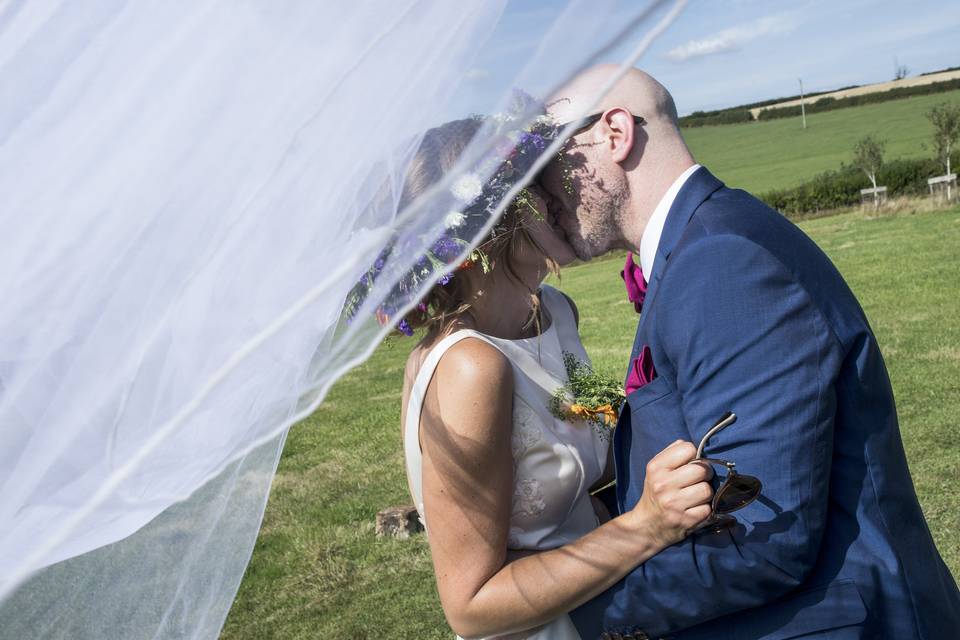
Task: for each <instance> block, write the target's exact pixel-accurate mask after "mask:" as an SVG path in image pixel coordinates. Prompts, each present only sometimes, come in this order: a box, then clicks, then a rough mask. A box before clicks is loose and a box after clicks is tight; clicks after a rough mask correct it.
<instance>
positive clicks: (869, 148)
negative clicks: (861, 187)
mask: <svg viewBox="0 0 960 640" xmlns="http://www.w3.org/2000/svg"><path fill="white" fill-rule="evenodd" d="M886 146H887V144H886V142H883V141H882V140H875V139H874V137H873V136H867V137H865V138H862V139H861V140H860V142H858V143H857V146H855V147H854V148H853V165H854V166H855V167H857V168H858V169H860V170H861V171H863V172H864V173H865V174H867V177H868V178H869V179H870V182H871V183H872V184H873V206H874V207H878V206H879V205H880V202H879V199H878V198H879V194H878V193H877V174H878V173H879V172H880V168H881V167H882V166H883V151H884V149H885V148H886Z"/></svg>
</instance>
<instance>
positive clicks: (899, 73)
mask: <svg viewBox="0 0 960 640" xmlns="http://www.w3.org/2000/svg"><path fill="white" fill-rule="evenodd" d="M908 75H910V67H908V66H907V65H900V66H898V67H897V69H896V71H895V72H894V76H893V79H894V80H903V79H904V78H906V77H907V76H908Z"/></svg>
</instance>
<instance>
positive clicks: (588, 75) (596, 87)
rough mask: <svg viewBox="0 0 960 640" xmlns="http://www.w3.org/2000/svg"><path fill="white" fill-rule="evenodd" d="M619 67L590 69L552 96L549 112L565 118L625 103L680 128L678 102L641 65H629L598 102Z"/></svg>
mask: <svg viewBox="0 0 960 640" xmlns="http://www.w3.org/2000/svg"><path fill="white" fill-rule="evenodd" d="M619 71H620V66H619V65H598V66H595V67H591V68H590V69H587V70H586V71H584V72H583V73H581V74H579V75H578V76H576V77H575V78H573V79H572V80H571V81H570V82H568V83H567V84H566V85H564V86H563V87H562V88H561V89H560V90H559V91H557V92H556V93H555V94H554V95H553V96H552V97H551V99H550V101H549V104H550V107H549V111H550V113H551V114H552V115H553V116H554V117H555V118H556V119H558V120H560V121H562V122H565V121H567V120H571V119H573V118H574V117H576V115H577V114H578V113H596V112H599V111H606V110H607V109H610V108H613V107H625V108H627V109H628V110H630V112H631V113H632V114H633V115H636V116H642V117H643V118H644V119H645V120H646V121H647V122H649V123H650V124H656V125H657V126H666V127H672V128H674V129H676V128H678V125H677V106H676V104H674V102H673V96H671V95H670V92H669V91H667V88H666V87H664V86H663V85H662V84H660V83H659V82H657V80H656V79H655V78H654V77H653V76H651V75H650V74H648V73H645V72H643V71H641V70H640V69H628V70H627V72H626V73H625V74H624V76H623V77H622V78H620V80H618V81H617V82H616V84H614V85H613V87H612V88H611V89H610V90H609V91H608V92H607V93H606V94H604V95H603V96H602V97H600V99H599V102H597V97H598V96H600V92H601V91H603V89H604V87H605V86H606V85H607V83H609V82H610V80H611V79H612V78H613V76H614V75H615V74H617V73H618V72H619ZM594 103H596V104H594Z"/></svg>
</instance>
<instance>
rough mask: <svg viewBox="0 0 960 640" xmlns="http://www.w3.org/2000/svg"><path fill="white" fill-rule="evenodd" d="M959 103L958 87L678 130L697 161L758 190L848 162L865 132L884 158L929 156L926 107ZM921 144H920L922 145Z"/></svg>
mask: <svg viewBox="0 0 960 640" xmlns="http://www.w3.org/2000/svg"><path fill="white" fill-rule="evenodd" d="M945 101H950V102H955V103H960V91H951V92H948V93H941V94H936V95H929V96H917V97H914V98H904V99H902V100H892V101H890V102H883V103H880V104H871V105H864V106H862V107H851V108H849V109H838V110H836V111H827V112H824V113H817V114H812V115H808V116H807V128H806V130H804V129H803V128H802V127H801V123H800V118H799V117H798V118H789V119H783V120H769V121H760V122H749V123H746V124H731V125H722V126H712V127H699V128H694V129H684V132H683V135H684V137H685V138H686V140H687V143H688V144H689V145H690V148H691V149H692V150H693V153H694V155H695V156H696V158H697V160H698V161H699V162H701V163H703V164H704V165H706V166H707V167H709V168H710V170H711V171H712V172H713V173H714V174H716V175H717V177H719V178H720V179H721V180H723V181H724V182H726V183H727V184H728V185H730V186H731V187H736V188H740V189H746V190H747V191H750V192H752V193H755V194H762V193H764V192H767V191H770V190H771V189H780V188H785V187H792V186H795V185H797V184H799V183H800V182H803V181H804V180H806V179H808V178H810V177H812V176H814V175H816V174H817V173H820V172H823V171H827V170H831V169H837V168H839V167H840V164H841V163H844V162H845V163H847V164H849V163H850V159H851V156H852V154H853V146H854V145H855V144H856V142H857V140H859V139H860V138H862V137H863V136H865V135H868V134H870V135H874V136H876V137H878V138H881V139H884V140H886V141H887V156H886V157H887V158H889V159H894V158H910V157H920V156H932V155H933V151H932V145H931V134H932V132H933V129H932V126H931V125H930V122H929V121H928V120H927V118H926V116H925V114H926V112H927V110H928V109H929V108H930V107H931V106H933V105H935V104H937V103H940V102H945ZM925 147H926V148H925Z"/></svg>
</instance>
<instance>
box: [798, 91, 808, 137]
mask: <svg viewBox="0 0 960 640" xmlns="http://www.w3.org/2000/svg"><path fill="white" fill-rule="evenodd" d="M798 80H800V116H801V117H802V118H803V128H804V129H806V128H807V108H806V107H805V106H804V104H803V78H798Z"/></svg>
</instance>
